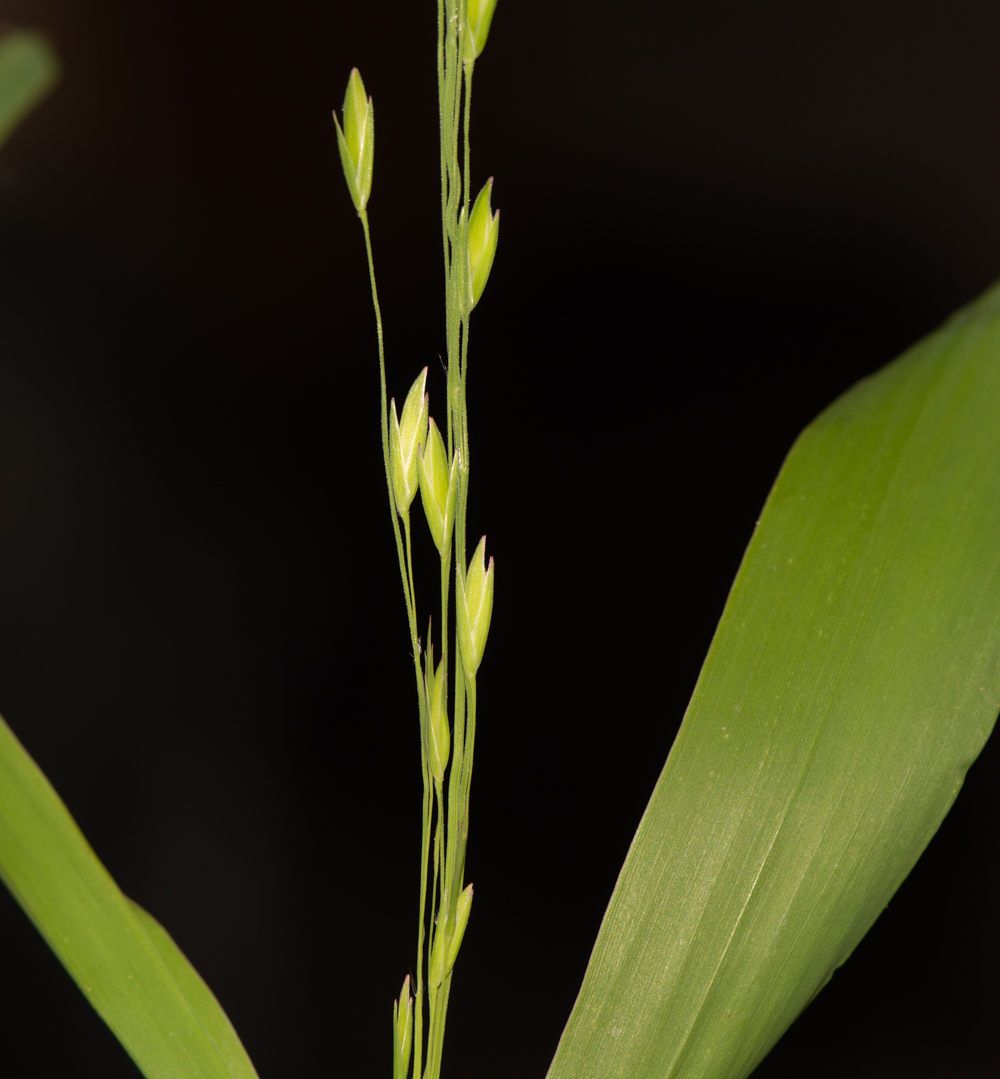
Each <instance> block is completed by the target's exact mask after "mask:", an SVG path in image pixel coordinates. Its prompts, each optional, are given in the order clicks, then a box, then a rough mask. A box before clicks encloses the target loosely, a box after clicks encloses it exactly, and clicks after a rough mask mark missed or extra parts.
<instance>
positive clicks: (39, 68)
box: [0, 30, 59, 146]
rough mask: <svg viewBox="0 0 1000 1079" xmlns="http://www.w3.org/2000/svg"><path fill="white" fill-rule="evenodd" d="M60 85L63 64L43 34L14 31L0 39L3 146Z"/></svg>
mask: <svg viewBox="0 0 1000 1079" xmlns="http://www.w3.org/2000/svg"><path fill="white" fill-rule="evenodd" d="M58 81H59V62H58V61H57V60H56V56H55V53H54V52H53V51H52V49H51V47H50V46H49V44H48V42H47V41H46V39H45V36H44V35H43V34H39V33H38V32H37V31H34V30H11V31H10V32H8V33H6V34H4V35H3V37H0V146H3V144H4V143H5V142H6V141H7V139H8V137H9V136H10V135H12V134H13V132H14V129H15V128H16V127H17V126H18V124H20V122H21V121H22V120H23V119H24V118H25V116H27V115H28V113H29V112H31V110H32V109H33V108H34V107H35V106H36V105H37V104H38V103H39V102H40V101H41V100H42V98H44V97H45V96H46V95H47V94H48V93H49V92H50V91H51V90H52V89H53V87H54V86H55V84H56V83H57V82H58Z"/></svg>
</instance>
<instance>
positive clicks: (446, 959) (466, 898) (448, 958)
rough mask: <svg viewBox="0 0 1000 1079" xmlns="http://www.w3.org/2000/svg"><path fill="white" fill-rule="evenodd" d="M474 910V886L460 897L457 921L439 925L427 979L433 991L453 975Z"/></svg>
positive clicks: (456, 914)
mask: <svg viewBox="0 0 1000 1079" xmlns="http://www.w3.org/2000/svg"><path fill="white" fill-rule="evenodd" d="M471 910H472V885H471V884H470V885H469V886H468V887H467V888H466V889H465V891H463V892H462V894H461V895H460V896H459V897H458V902H457V903H456V904H455V919H454V921H453V922H451V923H450V930H451V932H450V933H449V931H448V929H449V926H448V925H447V924H446V925H441V924H440V923H439V924H438V931H437V933H436V934H435V937H434V947H433V948H432V949H431V960H430V963H429V964H428V970H427V978H428V981H429V982H430V986H431V989H437V987H438V986H439V985H440V984H441V983H442V982H443V981H444V980H445V978H446V977H447V976H448V975H449V974H450V973H451V968H452V967H453V966H454V965H455V960H456V959H457V958H458V950H459V948H461V947H462V938H463V937H464V936H465V927H466V926H467V925H468V924H469V912H470V911H471Z"/></svg>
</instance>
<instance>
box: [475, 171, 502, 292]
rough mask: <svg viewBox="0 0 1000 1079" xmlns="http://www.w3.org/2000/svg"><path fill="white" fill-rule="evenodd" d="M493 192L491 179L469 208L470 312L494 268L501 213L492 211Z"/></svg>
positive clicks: (491, 178)
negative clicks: (470, 213) (470, 211)
mask: <svg viewBox="0 0 1000 1079" xmlns="http://www.w3.org/2000/svg"><path fill="white" fill-rule="evenodd" d="M492 192H493V177H492V176H491V177H490V178H489V179H488V180H487V181H486V183H485V184H484V185H483V189H482V191H480V192H479V194H478V195H477V196H476V201H475V202H474V203H473V205H472V216H471V217H470V218H469V310H470V311H471V310H472V308H473V307H475V306H476V304H477V303H479V297H480V296H482V294H483V289H484V288H486V279H487V278H488V277H489V276H490V270H491V269H492V267H493V256H494V255H495V254H496V250H497V236H498V234H499V232H500V211H499V210H497V211H496V213H493V212H492V209H491V207H490V195H491V194H492Z"/></svg>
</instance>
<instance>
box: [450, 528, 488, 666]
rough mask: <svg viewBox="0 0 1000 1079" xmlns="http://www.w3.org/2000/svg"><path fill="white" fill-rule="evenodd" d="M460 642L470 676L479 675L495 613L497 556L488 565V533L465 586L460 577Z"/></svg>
mask: <svg viewBox="0 0 1000 1079" xmlns="http://www.w3.org/2000/svg"><path fill="white" fill-rule="evenodd" d="M456 600H457V602H456V607H457V613H458V643H459V646H460V647H461V651H462V664H463V666H464V667H465V673H466V674H467V675H468V676H469V677H470V678H475V677H476V671H477V670H478V669H479V664H480V663H482V661H483V649H484V648H485V647H486V637H487V635H488V634H489V632H490V616H491V615H492V613H493V559H492V558H491V559H490V565H489V568H488V569H487V568H486V537H485V536H483V538H482V539H481V540H480V541H479V546H478V547H477V548H476V550H475V552H474V554H473V555H472V561H471V562H470V563H469V572H468V574H467V575H466V578H465V584H464V586H463V584H462V579H461V577H459V578H458V596H457V597H456Z"/></svg>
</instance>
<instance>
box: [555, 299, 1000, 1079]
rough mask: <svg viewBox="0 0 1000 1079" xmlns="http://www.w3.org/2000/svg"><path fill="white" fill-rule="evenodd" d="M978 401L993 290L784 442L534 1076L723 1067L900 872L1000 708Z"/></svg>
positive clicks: (997, 450) (994, 538) (997, 325)
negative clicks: (578, 975) (788, 445)
mask: <svg viewBox="0 0 1000 1079" xmlns="http://www.w3.org/2000/svg"><path fill="white" fill-rule="evenodd" d="M998 417H1000V288H995V289H993V290H992V291H991V292H989V293H988V294H987V295H986V296H984V297H983V298H982V299H981V300H980V301H978V302H977V303H976V304H974V305H973V306H971V307H970V308H968V309H967V310H965V311H963V312H961V313H959V314H958V315H957V316H955V317H954V318H953V319H952V320H951V321H950V322H949V323H947V324H946V325H945V326H944V327H943V328H942V329H941V330H940V331H938V332H937V333H936V334H934V335H932V336H931V337H929V338H927V339H926V340H925V341H923V342H921V343H920V344H918V345H917V346H916V347H915V348H914V349H912V350H911V351H910V352H908V353H907V354H906V355H904V356H903V357H902V358H900V359H899V360H897V361H896V362H895V363H893V364H891V365H890V366H888V367H887V368H885V369H884V370H883V371H881V372H880V373H879V374H878V375H876V376H875V377H873V378H871V379H869V380H866V381H865V382H863V383H861V384H859V385H858V386H856V387H855V388H854V389H853V390H851V391H850V392H849V393H847V394H845V395H844V396H843V397H841V398H840V399H839V400H838V401H837V402H835V403H834V404H833V405H832V406H831V407H830V408H829V409H828V410H827V411H826V412H824V413H823V414H822V415H821V416H820V417H819V418H818V419H817V420H816V421H815V422H814V423H813V424H812V425H811V426H810V427H809V428H807V430H806V431H805V432H804V433H803V434H802V436H801V437H800V438H799V440H798V441H797V443H796V445H795V446H794V447H793V449H792V451H791V453H790V454H789V456H788V458H787V460H786V462H785V465H784V467H783V468H782V471H781V474H780V475H779V477H778V479H777V481H776V483H775V486H774V489H773V490H772V492H771V495H770V497H769V498H768V501H767V504H766V506H765V508H764V511H763V513H762V515H761V520H760V522H759V525H758V528H757V530H756V532H755V533H754V536H753V539H752V541H751V543H750V545H749V547H748V549H747V552H746V555H745V557H744V560H743V564H742V566H741V568H740V571H739V574H738V576H737V578H736V581H735V583H734V585H733V589H732V592H731V594H730V597H729V601H728V603H727V604H726V609H725V612H724V613H723V616H722V619H721V621H720V623H719V627H718V630H717V632H716V635H715V639H714V640H713V642H712V646H711V649H710V651H709V654H708V657H707V659H706V661H705V665H704V667H703V669H702V672H701V675H700V677H699V679H698V683H697V686H696V687H695V691H694V694H693V696H692V699H691V703H690V706H689V708H688V711H687V714H686V716H685V718H684V722H683V725H682V727H681V730H680V732H679V734H678V736H677V740H676V742H675V744H674V746H673V748H672V750H671V753H670V756H669V758H668V760H667V763H666V766H665V767H664V770H663V772H662V774H661V777H660V779H659V781H658V783H657V786H656V789H655V791H654V793H653V796H652V799H651V801H650V803H649V806H648V807H647V809H646V812H645V814H644V816H643V819H642V821H641V823H640V825H639V829H638V831H637V833H636V836H635V839H634V840H633V844H632V848H631V850H630V851H629V854H628V857H627V859H626V862H625V865H624V867H623V869H622V872H621V875H620V877H619V880H618V884H617V886H616V888H615V891H614V894H613V896H612V899H611V903H610V905H609V907H608V910H607V912H606V914H605V917H604V921H603V924H602V926H601V930H600V933H599V935H598V938H597V942H596V945H595V947H594V951H593V954H592V956H591V960H590V964H589V967H588V969H587V973H586V976H585V978H584V982H583V986H582V988H581V991H580V995H579V997H578V999H577V1002H576V1005H575V1007H574V1009H573V1012H572V1014H571V1016H570V1019H569V1022H568V1024H567V1027H566V1030H565V1031H564V1033H563V1036H562V1039H561V1041H560V1044H559V1047H558V1050H557V1052H556V1056H555V1059H554V1061H553V1064H552V1067H551V1069H550V1071H549V1079H583V1077H584V1076H587V1077H588V1079H592V1077H597V1076H599V1077H600V1079H613V1077H616V1076H628V1077H629V1079H653V1077H655V1079H670V1077H677V1079H679V1077H682V1076H683V1077H695V1076H696V1077H697V1079H743V1077H745V1076H747V1075H749V1074H750V1073H751V1072H752V1071H753V1069H754V1068H755V1067H756V1065H757V1064H758V1063H759V1062H760V1060H761V1059H762V1058H763V1057H764V1056H765V1055H766V1053H767V1052H768V1050H769V1049H770V1048H771V1046H773V1045H774V1043H775V1042H776V1041H777V1039H778V1038H779V1037H780V1036H781V1034H782V1033H783V1032H784V1030H785V1029H786V1028H787V1027H788V1025H789V1024H790V1023H791V1022H792V1021H793V1020H794V1019H795V1017H796V1016H797V1015H798V1014H799V1012H800V1011H801V1010H802V1009H803V1008H804V1007H805V1006H806V1005H807V1004H808V1003H809V1002H810V1000H812V998H813V997H814V996H815V995H816V994H817V993H818V992H819V990H820V989H821V988H822V987H823V985H824V984H825V983H826V982H827V981H828V979H829V978H830V976H831V975H832V973H833V972H834V970H835V969H836V968H837V967H838V966H839V965H840V964H841V963H843V962H844V961H845V960H846V959H847V957H848V956H849V955H850V954H851V952H852V950H853V949H854V948H855V946H856V945H857V944H858V942H859V941H860V940H861V938H862V937H863V936H864V934H865V933H866V932H867V930H868V929H869V928H870V926H871V925H872V923H873V922H874V921H875V919H876V918H877V917H878V916H879V914H880V913H881V911H882V910H883V908H884V907H885V906H886V904H887V902H888V900H889V898H890V897H891V896H892V894H893V893H894V892H895V891H896V889H897V888H898V887H899V885H900V884H901V883H902V881H903V879H904V878H905V877H906V875H907V874H908V873H909V871H910V870H911V869H912V867H913V865H914V863H915V862H916V860H917V859H918V858H919V856H920V854H921V852H922V851H923V849H924V847H925V846H926V845H927V843H928V841H929V840H930V839H931V837H932V836H933V835H934V833H935V831H936V830H937V828H938V826H939V824H940V823H941V821H942V819H943V818H944V816H945V814H946V813H947V812H948V810H949V808H950V807H951V804H952V802H953V801H954V799H955V797H956V795H957V794H958V791H959V788H960V787H961V785H962V781H963V778H964V776H965V772H966V770H967V769H968V767H969V766H970V764H971V763H972V762H973V761H974V760H975V758H976V756H977V755H978V753H979V751H980V749H981V748H982V746H983V744H984V743H985V741H986V739H987V737H988V736H989V733H990V731H991V729H992V727H993V723H994V720H995V718H996V714H997V708H998V702H1000V662H998V661H1000V422H998ZM915 946H917V942H915Z"/></svg>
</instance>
